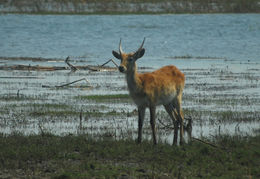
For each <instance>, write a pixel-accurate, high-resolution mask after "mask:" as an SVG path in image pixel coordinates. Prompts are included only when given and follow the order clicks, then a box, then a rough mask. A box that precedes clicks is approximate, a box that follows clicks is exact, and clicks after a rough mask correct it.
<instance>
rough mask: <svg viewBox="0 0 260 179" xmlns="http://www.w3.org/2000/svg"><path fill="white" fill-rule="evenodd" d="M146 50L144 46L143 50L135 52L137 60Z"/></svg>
mask: <svg viewBox="0 0 260 179" xmlns="http://www.w3.org/2000/svg"><path fill="white" fill-rule="evenodd" d="M144 52H145V49H144V48H142V49H141V50H139V51H137V52H135V54H134V57H135V59H136V60H137V59H138V58H141V57H142V56H144Z"/></svg>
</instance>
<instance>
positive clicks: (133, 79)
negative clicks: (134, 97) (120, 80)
mask: <svg viewBox="0 0 260 179" xmlns="http://www.w3.org/2000/svg"><path fill="white" fill-rule="evenodd" d="M126 81H127V86H128V90H129V92H130V94H135V93H138V91H139V86H140V85H139V84H140V79H139V77H138V72H137V70H136V69H135V70H133V71H131V72H127V73H126Z"/></svg>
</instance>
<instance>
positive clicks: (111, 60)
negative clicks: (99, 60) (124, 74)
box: [101, 59, 118, 68]
mask: <svg viewBox="0 0 260 179" xmlns="http://www.w3.org/2000/svg"><path fill="white" fill-rule="evenodd" d="M109 62H112V63H114V65H115V66H116V67H117V68H118V64H117V63H116V62H115V61H114V60H113V59H110V60H108V61H107V62H105V63H104V64H102V65H101V67H103V66H104V65H106V64H108V63H109Z"/></svg>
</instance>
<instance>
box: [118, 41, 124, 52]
mask: <svg viewBox="0 0 260 179" xmlns="http://www.w3.org/2000/svg"><path fill="white" fill-rule="evenodd" d="M121 41H122V39H121V38H120V42H119V53H120V55H121V54H122V53H124V52H123V49H122V46H121Z"/></svg>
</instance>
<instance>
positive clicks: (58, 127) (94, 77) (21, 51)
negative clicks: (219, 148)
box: [0, 14, 260, 142]
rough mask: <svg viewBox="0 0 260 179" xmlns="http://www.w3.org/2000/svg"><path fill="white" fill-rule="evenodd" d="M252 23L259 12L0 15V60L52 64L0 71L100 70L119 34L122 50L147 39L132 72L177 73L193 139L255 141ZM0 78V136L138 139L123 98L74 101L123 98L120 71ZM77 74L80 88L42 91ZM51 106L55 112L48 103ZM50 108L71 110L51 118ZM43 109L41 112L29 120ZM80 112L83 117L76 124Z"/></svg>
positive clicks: (259, 34)
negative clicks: (102, 98)
mask: <svg viewBox="0 0 260 179" xmlns="http://www.w3.org/2000/svg"><path fill="white" fill-rule="evenodd" d="M259 17H260V16H259V15H258V14H240V15H232V14H229V15H210V14H209V15H154V16H152V15H141V16H135V15H130V16H128V15H126V16H63V15H62V16H52V15H51V16H40V15H36V16H35V15H0V24H1V26H0V32H1V33H0V39H1V41H0V57H1V56H2V57H42V58H51V59H48V60H43V61H32V60H28V59H24V60H19V59H16V60H10V59H9V60H5V58H1V61H0V65H1V66H9V65H17V64H22V65H31V66H35V65H40V66H67V65H66V64H65V63H64V61H63V59H65V57H67V56H71V63H73V64H74V65H86V64H94V65H97V64H103V63H104V62H105V61H107V60H108V59H110V58H112V54H111V51H112V50H117V49H118V42H119V38H120V37H122V38H123V48H124V49H125V51H133V50H135V49H136V48H137V47H138V46H139V44H140V43H141V41H142V39H143V37H146V43H145V48H146V54H145V56H144V57H143V58H142V59H140V60H138V61H137V63H138V66H139V67H150V68H148V69H142V70H141V71H152V70H154V69H156V68H158V67H160V66H163V65H168V64H174V65H176V66H177V67H178V68H179V69H180V70H181V71H183V72H184V73H185V76H186V86H185V90H184V95H183V109H184V110H185V115H186V116H191V117H192V119H193V122H194V123H193V133H192V135H193V136H194V137H202V136H211V135H217V134H227V133H228V134H230V135H254V134H255V131H257V130H259V128H260V127H259V126H260V112H259V111H260V93H259V91H260V73H259V71H260V63H259V60H260V50H259V47H260V40H259V39H260V24H259V22H258V19H259ZM109 65H110V66H113V64H112V63H110V64H109ZM0 72H1V75H0V98H1V99H0V132H3V133H6V134H10V133H12V132H21V133H23V134H31V133H41V132H42V131H44V132H51V133H54V134H57V135H66V134H70V133H71V134H79V133H88V134H91V135H94V136H98V135H103V134H106V135H108V136H113V137H115V138H125V137H136V132H137V119H136V118H137V114H136V111H135V109H136V107H135V105H134V104H133V103H132V102H131V101H116V100H111V101H106V102H95V101H91V100H79V99H77V98H76V97H78V96H84V95H104V94H127V93H128V91H127V88H126V82H125V77H124V75H123V74H121V73H119V72H118V71H112V72H109V71H103V72H92V71H86V70H80V71H76V72H75V73H70V71H69V70H61V71H51V72H44V71H28V70H24V71H20V70H1V71H0ZM81 78H86V79H87V80H88V82H86V81H80V82H78V83H75V84H73V85H71V86H70V87H69V88H61V89H56V88H45V87H44V86H50V87H54V86H55V85H62V84H66V83H70V82H72V81H75V80H78V79H81ZM52 104H54V105H57V104H58V105H60V106H61V107H57V108H55V109H53V108H52V107H48V105H50V106H51V105H52ZM63 105H64V106H63ZM53 110H54V111H58V110H61V111H64V112H66V111H69V112H70V113H68V115H63V114H60V115H59V114H58V115H51V114H49V113H51V112H52V111H53ZM44 111H47V112H46V113H44V114H45V115H38V116H37V115H35V113H39V112H44ZM80 111H83V112H85V114H83V116H82V121H80ZM157 111H158V118H160V119H164V121H165V122H166V123H167V122H169V117H167V115H165V112H164V109H163V108H158V110H157ZM89 112H101V113H104V114H102V115H100V116H95V115H88V113H89ZM109 112H116V114H115V115H110V114H108V113H109ZM148 118H149V113H148V111H147V115H146V120H145V125H144V128H145V129H144V133H145V134H144V137H146V138H150V127H149V120H148ZM158 126H159V127H162V126H160V124H158ZM158 131H159V132H160V137H161V140H163V141H167V142H172V132H169V131H167V130H163V129H158Z"/></svg>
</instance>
